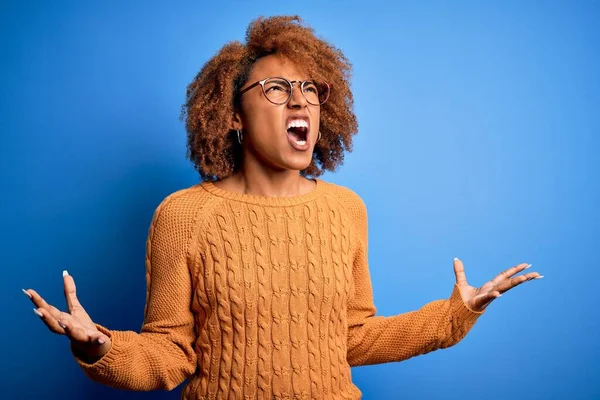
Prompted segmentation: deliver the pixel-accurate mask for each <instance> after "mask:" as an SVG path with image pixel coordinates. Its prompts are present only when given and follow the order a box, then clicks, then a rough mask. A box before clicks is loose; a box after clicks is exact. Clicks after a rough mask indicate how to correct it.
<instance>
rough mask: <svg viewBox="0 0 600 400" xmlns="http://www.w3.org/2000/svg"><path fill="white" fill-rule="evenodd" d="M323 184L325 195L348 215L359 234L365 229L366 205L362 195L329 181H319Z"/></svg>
mask: <svg viewBox="0 0 600 400" xmlns="http://www.w3.org/2000/svg"><path fill="white" fill-rule="evenodd" d="M321 183H323V184H324V186H325V190H324V192H325V195H326V196H327V197H329V198H330V199H332V201H334V202H335V203H336V204H337V206H339V208H340V209H341V210H342V211H343V212H344V213H345V214H346V215H347V216H348V218H349V219H350V220H351V222H352V225H353V226H354V227H355V228H356V229H357V231H358V232H359V235H362V234H363V231H365V230H366V229H367V206H366V205H365V202H364V201H363V199H362V197H360V195H358V193H356V192H355V191H354V190H352V189H350V188H347V187H345V186H341V185H337V184H335V183H331V182H325V181H321Z"/></svg>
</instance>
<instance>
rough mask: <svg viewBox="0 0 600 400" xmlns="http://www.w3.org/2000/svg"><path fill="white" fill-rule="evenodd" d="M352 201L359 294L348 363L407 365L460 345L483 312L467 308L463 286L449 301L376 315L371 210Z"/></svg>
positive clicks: (351, 315)
mask: <svg viewBox="0 0 600 400" xmlns="http://www.w3.org/2000/svg"><path fill="white" fill-rule="evenodd" d="M353 197H354V199H353V201H352V203H353V206H354V207H352V214H353V215H352V218H353V219H354V225H355V227H356V229H355V232H356V235H355V242H354V246H355V247H354V249H355V251H354V259H353V276H352V279H353V281H354V295H353V297H352V298H351V299H350V300H349V302H348V355H347V357H348V362H349V364H350V365H352V366H357V365H368V364H380V363H386V362H391V361H402V360H406V359H408V358H411V357H414V356H417V355H420V354H425V353H428V352H431V351H434V350H436V349H440V348H446V347H450V346H453V345H455V344H456V343H458V342H459V341H460V340H461V339H462V338H464V337H465V335H466V334H467V333H468V332H469V330H470V329H471V328H472V327H473V325H474V324H475V321H476V320H477V318H479V316H480V315H481V314H482V313H483V311H481V312H475V311H472V310H470V309H469V308H467V306H466V305H465V303H464V302H463V300H462V298H461V294H460V291H459V289H458V286H457V285H455V286H454V290H453V291H452V294H451V295H450V297H449V299H447V300H437V301H433V302H431V303H428V304H426V305H425V306H424V307H422V308H421V309H419V310H417V311H412V312H408V313H405V314H400V315H396V316H393V317H383V316H376V315H375V314H376V308H375V305H374V303H373V291H372V286H371V279H370V274H369V266H368V260H367V212H366V207H365V205H364V203H363V202H362V200H361V199H360V198H358V196H356V195H354V196H353Z"/></svg>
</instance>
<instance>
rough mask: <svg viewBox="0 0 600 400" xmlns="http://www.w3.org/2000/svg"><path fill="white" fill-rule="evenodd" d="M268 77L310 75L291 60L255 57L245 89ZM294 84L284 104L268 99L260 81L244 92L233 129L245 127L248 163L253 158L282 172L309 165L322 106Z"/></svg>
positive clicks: (291, 78)
mask: <svg viewBox="0 0 600 400" xmlns="http://www.w3.org/2000/svg"><path fill="white" fill-rule="evenodd" d="M268 77H283V78H286V79H287V80H289V81H305V80H307V79H310V78H311V77H310V76H307V74H306V72H305V71H304V70H302V69H301V68H299V67H298V66H297V65H296V64H294V63H293V62H292V61H290V60H288V59H286V58H283V57H281V56H278V55H269V56H266V57H263V58H260V59H259V60H257V61H256V63H255V64H254V66H253V67H252V70H251V72H250V77H249V78H248V81H247V82H246V83H245V84H244V86H243V87H242V89H245V88H246V87H248V86H250V85H252V84H253V83H254V82H256V81H259V80H263V79H265V78H268ZM293 86H294V89H293V91H292V97H291V98H290V100H289V101H288V103H286V104H282V105H276V104H273V103H271V102H270V101H269V100H267V99H266V98H265V95H264V94H263V91H262V89H261V86H260V85H256V86H255V87H253V88H251V89H250V90H248V91H247V92H245V93H244V94H243V95H242V97H241V112H240V113H239V114H236V116H235V123H234V129H236V130H237V129H239V130H242V131H243V142H242V143H243V146H244V164H245V166H248V164H247V163H252V162H254V163H260V164H261V167H263V168H266V169H269V170H272V171H276V172H282V171H286V170H295V171H300V170H302V169H305V168H306V167H308V166H309V165H310V162H311V160H312V153H313V150H314V146H315V142H316V141H317V137H318V133H319V118H320V111H321V109H320V106H318V105H317V106H315V105H312V104H309V103H308V102H307V101H306V99H305V98H304V96H303V95H302V93H301V90H300V84H299V83H294V85H293ZM265 90H277V87H272V88H270V89H269V88H267V87H265ZM306 125H308V126H307V127H306ZM303 142H306V143H303Z"/></svg>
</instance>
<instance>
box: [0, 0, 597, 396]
mask: <svg viewBox="0 0 600 400" xmlns="http://www.w3.org/2000/svg"><path fill="white" fill-rule="evenodd" d="M50 3H52V5H50ZM122 3H127V4H122ZM599 4H600V3H598V2H594V1H589V2H584V1H564V2H550V1H543V2H542V1H539V2H533V1H525V2H520V1H515V2H511V1H502V2H466V1H456V2H402V3H400V4H396V3H391V2H390V3H385V2H379V1H369V2H362V1H361V2H356V3H349V2H330V3H328V4H327V5H324V4H321V3H320V2H311V1H304V2H297V3H290V2H281V1H274V2H268V1H259V2H242V1H239V2H221V3H219V4H217V2H214V3H208V2H200V1H197V2H176V3H174V4H171V5H168V4H167V2H166V1H165V2H106V1H102V2H75V1H73V2H64V1H54V2H31V1H25V2H17V1H12V2H9V1H3V2H2V3H1V5H0V15H1V16H0V46H1V56H0V63H1V64H0V72H1V73H0V87H1V88H2V89H1V90H0V93H1V94H0V134H1V147H0V174H1V176H0V178H1V182H2V183H1V188H2V189H1V190H2V195H1V197H0V198H1V202H2V203H1V207H0V212H1V219H0V223H1V225H0V246H1V249H0V254H1V258H2V261H1V263H2V271H3V277H2V279H1V280H0V285H1V286H0V293H1V296H2V298H1V300H2V306H3V307H2V309H3V318H2V321H3V326H2V329H1V330H0V332H1V335H2V340H1V341H0V346H1V348H0V354H1V360H2V362H1V366H0V368H1V370H0V379H1V384H0V388H1V389H0V390H2V392H0V397H2V398H7V399H13V398H15V399H17V398H48V399H58V398H68V399H82V398H86V399H105V398H115V399H117V398H123V399H176V398H179V391H180V388H178V389H176V390H175V392H171V393H166V392H154V393H131V392H122V391H116V390H113V389H110V388H106V387H103V386H101V385H98V384H96V383H94V382H92V381H91V380H89V379H88V378H86V377H85V376H84V374H83V373H82V372H81V371H80V370H79V368H78V367H77V365H76V364H75V362H74V360H73V359H72V357H71V355H70V352H69V348H68V341H67V339H66V338H64V337H60V336H56V335H53V334H51V333H49V332H48V331H47V329H46V328H45V326H43V324H42V323H41V322H40V321H39V320H38V318H37V317H36V316H35V315H34V314H33V312H32V309H31V306H30V303H29V301H28V300H27V298H25V296H23V294H22V293H21V288H22V287H23V288H35V289H37V290H38V291H39V292H40V293H41V294H43V295H45V296H46V297H47V298H48V300H50V301H52V302H53V303H55V304H57V305H59V306H60V307H64V299H63V297H62V278H61V271H62V270H63V269H68V270H69V271H70V273H71V274H72V275H73V276H74V277H75V279H76V282H77V284H78V289H79V296H80V299H81V301H82V303H83V304H84V306H85V307H86V308H87V310H88V311H89V313H90V314H91V316H92V317H93V318H94V320H95V321H97V322H99V323H102V324H104V325H106V326H109V327H110V328H113V329H124V330H126V329H131V330H139V328H140V326H141V323H142V317H143V307H144V300H145V281H144V250H145V240H146V235H147V229H148V226H149V224H150V220H151V218H152V213H153V211H154V209H155V207H156V206H157V205H158V204H159V202H160V201H161V200H162V199H163V198H164V197H165V196H166V195H168V194H169V193H171V192H173V191H175V190H177V189H180V188H184V187H188V186H190V185H193V184H195V183H197V182H198V177H197V175H196V173H195V172H194V170H193V168H192V166H191V164H190V163H189V162H188V161H186V159H185V130H184V126H183V124H182V123H181V122H180V121H179V113H180V107H181V104H182V103H183V101H184V93H185V87H186V85H187V84H188V83H189V82H190V81H191V79H192V78H193V77H194V75H195V74H196V72H197V71H198V70H199V69H200V67H201V66H202V65H203V63H204V62H206V61H207V60H208V59H209V58H210V57H211V56H213V55H214V54H215V53H216V52H217V51H218V50H219V49H220V48H221V46H223V45H224V44H225V43H227V42H229V41H232V40H243V38H244V33H245V29H246V26H247V25H248V23H249V22H250V20H252V19H253V18H255V17H257V16H259V15H275V14H295V13H298V14H300V15H301V16H302V17H303V18H304V19H305V20H306V21H307V23H308V24H309V25H311V26H312V27H314V28H315V30H316V31H317V33H318V35H320V36H321V37H323V38H325V39H327V40H329V41H331V42H332V43H334V44H335V45H336V46H337V47H339V48H340V49H342V51H344V53H345V54H346V55H347V57H348V58H349V59H350V60H351V61H352V62H353V64H354V72H355V73H354V79H353V86H352V87H353V90H354V95H355V99H356V102H355V111H356V114H357V117H358V121H359V134H358V136H357V137H356V140H355V150H354V152H353V153H351V154H348V155H347V157H346V161H345V164H344V166H343V167H342V168H340V169H339V170H338V171H337V172H336V173H333V174H331V173H328V174H326V175H325V176H324V177H323V178H324V179H325V180H329V181H332V182H335V183H338V184H342V185H345V186H348V187H350V188H351V189H353V190H355V191H356V192H357V193H358V194H359V195H361V196H362V197H363V199H364V200H365V202H366V204H367V207H368V210H369V218H370V219H369V232H370V233H369V238H370V249H369V250H370V254H369V259H370V268H371V274H372V280H373V287H374V293H375V303H376V305H377V307H378V312H379V313H380V314H381V315H393V314H397V313H401V312H406V311H410V310H413V309H417V308H419V307H421V306H422V305H424V304H425V303H427V302H430V301H432V300H435V299H439V298H446V297H448V296H449V294H450V292H451V290H452V285H453V283H454V274H453V270H452V259H453V258H454V257H460V258H462V259H463V261H464V263H465V268H466V272H467V278H468V279H469V282H470V283H471V284H473V285H476V286H479V285H481V284H483V283H484V282H485V281H487V280H489V279H491V278H493V277H494V276H495V275H496V274H497V273H499V272H500V271H502V270H504V269H506V268H508V267H510V266H512V265H514V264H517V263H520V262H530V263H533V268H532V269H531V271H539V272H540V273H542V274H543V275H545V278H544V279H541V280H536V281H532V282H529V283H526V284H524V285H522V286H520V287H518V288H516V289H514V290H513V291H511V292H508V293H507V294H506V295H504V296H503V297H502V298H501V299H499V300H497V301H496V302H494V303H493V304H492V305H491V306H490V308H489V309H488V311H487V312H486V314H485V315H484V316H483V317H482V318H481V319H480V320H479V321H478V323H477V324H476V325H475V327H474V329H473V330H472V331H471V332H470V333H469V335H468V336H467V337H466V338H465V339H464V341H462V342H461V343H459V344H458V345H457V346H455V347H452V348H450V349H447V350H440V351H437V352H434V353H431V354H429V355H426V356H423V357H417V358H413V359H410V360H408V361H406V362H402V363H392V364H384V365H378V366H368V367H359V368H354V369H353V371H352V373H353V379H354V381H355V382H356V384H357V385H358V386H359V387H360V388H361V390H362V391H363V393H364V398H365V399H400V398H402V399H463V400H464V399H477V398H486V399H488V400H491V399H509V398H510V399H566V398H569V399H593V398H599V397H600V383H599V379H600V361H599V360H600V345H599V344H598V343H599V338H600V318H599V312H598V304H599V302H598V290H597V288H598V282H599V278H600V274H599V272H598V267H599V262H598V255H597V254H598V253H597V251H598V247H599V245H600V242H599V238H600V223H599V222H600V221H599V217H600V213H599V211H598V204H600V195H599V193H600V190H599V189H600V185H599V179H598V177H597V174H598V172H600V161H599V158H598V154H599V150H600V148H599V147H600V146H599V145H600V139H599V134H600V112H599V111H600V74H599V71H600V56H599V54H600V48H599V47H600V46H599V43H600V41H599V39H600V28H599V27H598V19H599V18H600V6H599Z"/></svg>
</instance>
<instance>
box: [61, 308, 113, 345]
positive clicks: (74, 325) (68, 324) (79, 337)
mask: <svg viewBox="0 0 600 400" xmlns="http://www.w3.org/2000/svg"><path fill="white" fill-rule="evenodd" d="M58 323H59V325H60V326H61V327H62V328H63V330H64V331H65V334H66V335H67V336H68V337H69V339H71V340H72V341H76V342H78V343H80V344H104V342H105V340H102V339H103V338H105V335H103V334H102V332H100V331H98V330H92V329H88V328H87V327H85V326H83V325H82V324H81V323H80V322H79V321H78V320H77V319H75V318H73V316H71V315H70V314H67V313H64V314H63V316H62V318H61V319H60V320H59V321H58ZM99 340H100V341H99Z"/></svg>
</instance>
